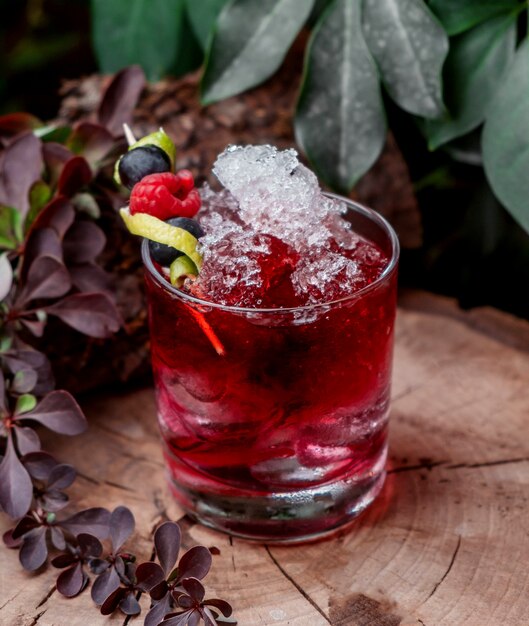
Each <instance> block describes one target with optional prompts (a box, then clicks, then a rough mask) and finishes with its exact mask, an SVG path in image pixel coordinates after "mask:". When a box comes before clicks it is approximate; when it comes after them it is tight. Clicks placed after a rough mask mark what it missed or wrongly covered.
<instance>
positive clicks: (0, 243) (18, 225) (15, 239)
mask: <svg viewBox="0 0 529 626" xmlns="http://www.w3.org/2000/svg"><path fill="white" fill-rule="evenodd" d="M22 240H23V234H22V219H21V216H20V212H19V211H17V210H16V209H14V208H13V207H10V206H5V205H0V250H14V249H15V248H16V247H17V245H18V244H19V243H21V242H22Z"/></svg>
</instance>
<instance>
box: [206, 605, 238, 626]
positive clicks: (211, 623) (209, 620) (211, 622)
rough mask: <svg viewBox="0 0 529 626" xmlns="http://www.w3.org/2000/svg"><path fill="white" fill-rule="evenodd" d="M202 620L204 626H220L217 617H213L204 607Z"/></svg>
mask: <svg viewBox="0 0 529 626" xmlns="http://www.w3.org/2000/svg"><path fill="white" fill-rule="evenodd" d="M202 619H203V620H204V626H218V622H217V620H216V619H215V615H213V613H212V612H211V611H210V610H209V609H208V607H207V606H204V607H202ZM235 623H237V622H235Z"/></svg>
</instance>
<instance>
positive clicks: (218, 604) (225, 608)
mask: <svg viewBox="0 0 529 626" xmlns="http://www.w3.org/2000/svg"><path fill="white" fill-rule="evenodd" d="M204 604H207V605H209V606H214V607H215V608H216V609H218V610H219V611H220V612H221V613H222V614H223V615H224V617H229V616H230V615H231V614H232V612H233V609H232V608H231V605H230V604H228V603H227V602H226V601H225V600H219V599H218V598H212V599H211V600H204Z"/></svg>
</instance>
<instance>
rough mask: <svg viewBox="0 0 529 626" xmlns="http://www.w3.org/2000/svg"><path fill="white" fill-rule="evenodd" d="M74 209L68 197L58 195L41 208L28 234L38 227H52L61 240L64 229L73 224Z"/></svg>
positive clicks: (64, 232) (31, 233)
mask: <svg viewBox="0 0 529 626" xmlns="http://www.w3.org/2000/svg"><path fill="white" fill-rule="evenodd" d="M74 219H75V209H74V208H73V205H72V203H71V202H70V200H69V199H68V198H65V197H64V196H59V197H58V198H55V199H54V200H52V201H51V202H48V204H47V205H46V206H45V207H44V208H43V209H42V211H41V212H40V213H39V214H38V215H37V217H36V218H35V221H34V222H33V224H32V225H31V228H30V231H29V233H30V236H32V235H33V232H34V231H36V230H38V229H40V228H53V230H54V231H55V232H56V233H57V235H58V236H59V238H60V239H61V240H62V239H63V237H64V235H65V234H66V231H67V230H68V229H69V228H70V226H71V225H72V224H73V221H74Z"/></svg>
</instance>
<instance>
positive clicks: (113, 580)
mask: <svg viewBox="0 0 529 626" xmlns="http://www.w3.org/2000/svg"><path fill="white" fill-rule="evenodd" d="M119 585H120V581H119V576H118V574H117V572H116V570H115V569H114V568H113V567H109V568H108V569H107V570H106V571H104V572H103V573H102V574H100V575H99V576H98V577H97V578H96V579H95V581H94V584H93V585H92V591H91V595H92V600H93V601H94V602H95V603H96V604H99V605H101V604H103V603H104V602H105V600H106V599H107V598H108V596H109V595H110V594H111V593H112V592H113V591H115V590H116V589H117V588H118V587H119Z"/></svg>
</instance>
